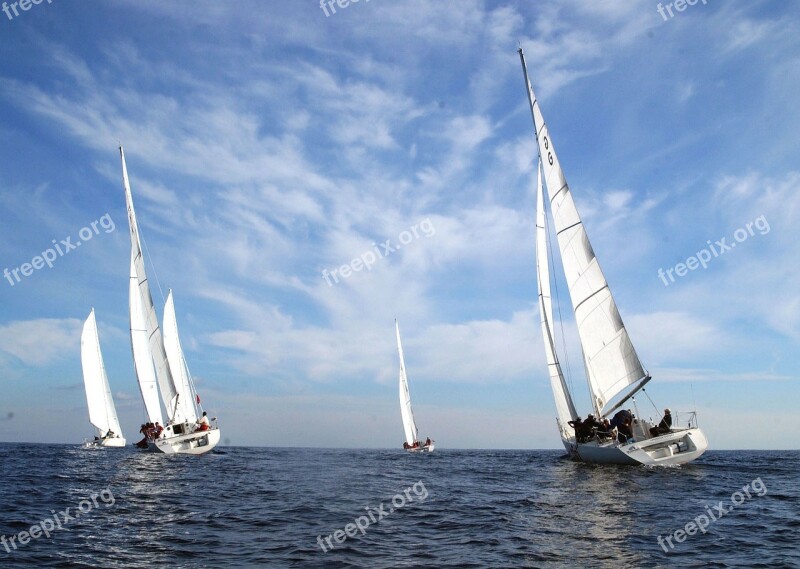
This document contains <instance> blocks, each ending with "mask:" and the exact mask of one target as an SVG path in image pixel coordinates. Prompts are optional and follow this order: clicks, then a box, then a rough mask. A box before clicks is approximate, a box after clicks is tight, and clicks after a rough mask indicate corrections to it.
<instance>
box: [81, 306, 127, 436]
mask: <svg viewBox="0 0 800 569" xmlns="http://www.w3.org/2000/svg"><path fill="white" fill-rule="evenodd" d="M81 367H82V368H83V384H84V387H85V388H86V404H87V406H88V407H89V422H90V423H91V424H92V425H94V428H95V429H97V435H96V436H95V437H94V440H93V441H87V443H86V445H87V446H101V447H124V446H125V437H123V436H122V428H121V427H120V426H119V419H118V418H117V409H116V408H115V407H114V400H113V399H112V397H111V388H110V387H109V385H108V376H107V375H106V366H105V364H104V363H103V354H102V353H101V352H100V338H99V336H98V334H97V321H96V320H95V317H94V308H92V311H91V312H90V313H89V317H88V318H87V319H86V322H84V324H83V331H82V332H81Z"/></svg>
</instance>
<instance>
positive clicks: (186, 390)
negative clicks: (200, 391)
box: [164, 289, 197, 423]
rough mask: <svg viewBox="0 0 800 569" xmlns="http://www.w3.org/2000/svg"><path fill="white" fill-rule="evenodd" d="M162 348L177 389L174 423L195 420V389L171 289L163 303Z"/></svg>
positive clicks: (192, 421)
mask: <svg viewBox="0 0 800 569" xmlns="http://www.w3.org/2000/svg"><path fill="white" fill-rule="evenodd" d="M164 349H165V350H166V352H167V360H168V361H169V368H170V370H171V371H172V378H173V380H174V381H175V388H176V389H177V391H178V398H177V401H176V409H174V410H172V412H173V420H174V421H175V422H176V423H182V422H185V421H189V422H191V423H194V422H195V421H197V409H196V408H195V391H194V388H193V387H192V382H191V379H190V376H189V368H188V366H187V365H186V358H184V355H183V349H182V348H181V341H180V338H179V336H178V321H177V320H176V319H175V303H174V301H173V300H172V290H171V289H170V291H169V292H168V293H167V302H166V304H165V305H164Z"/></svg>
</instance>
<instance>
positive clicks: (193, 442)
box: [155, 427, 220, 454]
mask: <svg viewBox="0 0 800 569" xmlns="http://www.w3.org/2000/svg"><path fill="white" fill-rule="evenodd" d="M219 441H220V432H219V428H218V427H212V428H211V429H208V430H207V431H194V432H192V433H187V434H182V435H175V436H171V437H169V436H168V437H164V436H162V437H160V438H158V439H156V440H155V446H156V448H157V449H158V450H159V451H161V452H163V453H164V454H205V453H207V452H209V451H211V450H213V449H214V447H216V446H217V445H218V444H219Z"/></svg>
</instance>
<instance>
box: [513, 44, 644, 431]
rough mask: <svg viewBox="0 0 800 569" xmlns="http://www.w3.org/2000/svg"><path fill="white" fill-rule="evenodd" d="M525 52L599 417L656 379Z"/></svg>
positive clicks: (536, 122) (551, 195) (556, 223)
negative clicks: (594, 241)
mask: <svg viewBox="0 0 800 569" xmlns="http://www.w3.org/2000/svg"><path fill="white" fill-rule="evenodd" d="M519 56H520V60H521V61H522V68H523V71H524V73H525V83H526V86H527V88H528V102H529V103H530V108H531V114H532V116H533V123H534V127H535V129H536V140H537V143H538V145H539V155H540V156H541V157H542V165H543V167H544V174H545V182H546V185H547V192H548V196H549V198H550V209H551V211H552V213H553V220H554V226H555V231H556V235H557V236H558V245H559V250H560V251H561V260H562V262H563V265H564V274H565V276H566V279H567V285H568V287H569V295H570V298H571V300H572V307H573V310H574V312H575V321H576V323H577V326H578V334H579V336H580V340H581V347H582V348H583V355H584V360H585V363H586V374H587V379H588V381H589V388H590V390H591V393H592V403H593V405H594V408H595V411H596V412H597V413H598V415H601V416H602V415H604V414H606V413H608V412H609V411H610V410H612V409H613V408H614V406H613V403H612V402H611V400H612V399H614V398H615V397H617V396H620V395H621V394H623V393H624V394H625V397H627V396H629V395H630V394H632V393H633V392H635V391H636V390H637V389H639V387H641V386H642V385H644V384H645V383H646V382H647V381H648V380H649V379H650V377H649V376H648V375H647V374H646V373H645V371H644V368H643V367H642V364H641V362H640V361H639V356H638V355H637V354H636V350H635V349H634V347H633V344H632V343H631V340H630V337H629V336H628V332H627V330H626V329H625V326H624V325H623V323H622V318H621V317H620V315H619V311H618V310H617V305H616V303H615V302H614V298H613V297H612V295H611V290H610V289H609V287H608V283H607V282H606V279H605V277H604V276H603V271H602V270H601V268H600V264H599V263H598V261H597V258H596V257H595V255H594V250H593V249H592V246H591V244H590V243H589V237H588V236H587V234H586V230H585V229H584V227H583V223H582V222H581V218H580V215H579V214H578V210H577V208H576V207H575V203H574V202H573V200H572V194H571V193H570V190H569V186H568V185H567V181H566V179H565V178H564V173H563V172H562V170H561V165H560V163H559V161H558V157H557V156H556V153H555V150H554V148H553V143H552V140H551V139H550V134H549V132H548V130H547V125H546V124H545V122H544V118H543V117H542V112H541V110H540V108H539V103H538V101H537V100H536V96H535V95H534V92H533V88H532V87H531V83H530V80H529V79H528V70H527V67H526V66H525V56H524V55H523V53H522V48H520V49H519Z"/></svg>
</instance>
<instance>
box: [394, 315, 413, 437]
mask: <svg viewBox="0 0 800 569" xmlns="http://www.w3.org/2000/svg"><path fill="white" fill-rule="evenodd" d="M394 327H395V332H396V333H397V352H398V354H400V415H401V416H402V417H403V430H404V431H405V434H406V442H407V443H408V444H409V445H413V444H414V443H415V442H416V441H417V424H416V423H415V422H414V413H412V412H411V394H410V393H409V392H408V377H407V376H406V363H405V360H404V359H403V346H402V345H401V344H400V326H399V325H398V324H397V320H395V321H394Z"/></svg>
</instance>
